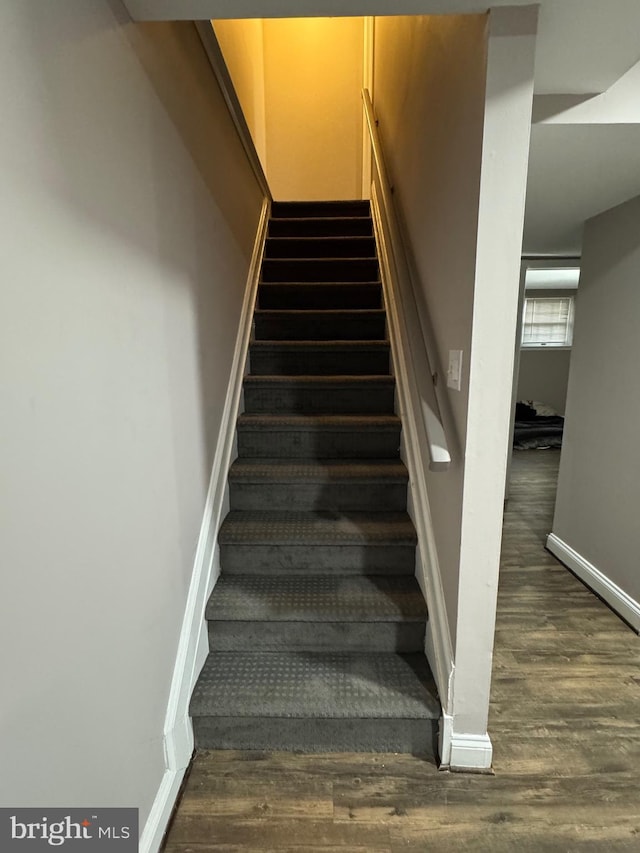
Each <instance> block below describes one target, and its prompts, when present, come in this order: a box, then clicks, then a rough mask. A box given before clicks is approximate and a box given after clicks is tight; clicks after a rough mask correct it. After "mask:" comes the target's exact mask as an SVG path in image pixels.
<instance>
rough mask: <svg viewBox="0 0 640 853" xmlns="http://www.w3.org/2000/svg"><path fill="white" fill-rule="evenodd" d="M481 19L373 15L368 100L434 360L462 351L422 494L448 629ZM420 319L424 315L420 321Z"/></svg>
mask: <svg viewBox="0 0 640 853" xmlns="http://www.w3.org/2000/svg"><path fill="white" fill-rule="evenodd" d="M485 62H486V18H485V17H484V16H482V17H466V18H462V17H455V16H452V17H396V18H393V17H389V18H376V22H375V66H374V92H375V97H374V106H375V110H376V114H377V117H378V119H379V129H380V134H381V137H382V144H383V146H384V150H385V157H386V159H387V163H388V167H389V171H390V174H391V181H392V182H393V183H394V185H395V198H396V202H397V204H398V207H399V209H400V212H401V214H402V217H403V219H404V221H405V223H406V228H407V231H408V234H409V237H410V246H411V251H412V253H413V257H414V261H415V266H416V269H417V272H418V277H419V281H420V285H421V288H422V290H421V292H420V293H419V294H418V297H419V300H420V302H421V306H422V311H423V315H424V316H425V317H426V315H427V314H428V316H429V317H430V321H431V325H432V334H433V336H434V338H435V341H436V345H437V351H438V354H439V359H440V365H439V373H440V376H441V377H444V375H445V372H443V369H442V367H443V366H446V364H447V360H448V351H449V350H450V349H461V350H464V352H465V361H464V370H463V387H462V391H461V392H454V391H449V392H448V405H447V407H446V409H445V411H444V412H443V416H444V417H445V420H446V427H447V430H448V434H449V436H450V437H451V440H452V443H453V448H452V453H453V460H454V461H453V464H452V466H451V468H450V469H449V470H448V471H447V472H439V473H436V474H431V475H430V478H429V491H430V500H431V509H432V514H433V520H434V525H435V530H436V539H437V547H438V555H439V558H440V562H441V569H442V575H443V583H444V593H445V598H446V602H447V610H448V614H449V623H450V627H451V630H452V631H453V632H454V633H455V626H456V617H457V597H458V570H459V560H460V526H461V514H462V490H463V475H464V463H463V449H462V448H463V447H464V442H465V436H466V426H467V404H468V385H469V370H468V354H469V347H470V343H471V323H472V315H473V289H474V274H475V258H476V233H477V224H478V199H479V190H480V162H481V154H482V128H483V114H484V97H485ZM425 322H428V321H425Z"/></svg>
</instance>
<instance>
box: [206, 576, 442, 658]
mask: <svg viewBox="0 0 640 853" xmlns="http://www.w3.org/2000/svg"><path fill="white" fill-rule="evenodd" d="M206 618H207V619H208V620H209V649H210V650H211V651H214V650H221V651H243V650H244V651H253V650H255V649H256V648H259V649H260V650H261V651H296V650H297V651H351V652H366V651H372V652H373V651H379V652H420V651H422V650H423V649H424V634H425V625H426V618H427V609H426V606H425V603H424V599H423V597H422V593H421V592H420V587H419V586H418V583H417V581H416V579H415V578H413V577H402V576H399V577H391V578H388V577H356V576H348V577H340V576H335V577H332V576H326V575H321V576H314V575H290V576H285V575H267V576H262V575H229V576H225V575H223V576H222V577H221V578H220V579H219V581H218V583H217V584H216V586H215V588H214V590H213V593H212V595H211V598H210V599H209V603H208V605H207V611H206Z"/></svg>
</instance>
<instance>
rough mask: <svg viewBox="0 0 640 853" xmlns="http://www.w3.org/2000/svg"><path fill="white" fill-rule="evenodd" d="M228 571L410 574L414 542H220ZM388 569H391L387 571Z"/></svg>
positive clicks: (247, 573)
mask: <svg viewBox="0 0 640 853" xmlns="http://www.w3.org/2000/svg"><path fill="white" fill-rule="evenodd" d="M220 565H221V567H222V570H223V571H224V572H227V573H228V574H232V573H233V574H242V575H254V574H262V573H264V572H273V573H275V574H288V573H293V574H297V573H299V572H310V573H314V574H319V575H336V574H349V575H371V574H383V573H384V574H404V575H406V574H413V573H414V571H415V545H409V544H407V545H396V544H394V545H362V544H359V545H289V544H277V545H261V544H257V545H251V544H249V545H239V544H238V543H236V542H234V543H231V544H229V545H225V544H221V545H220ZM390 569H391V570H392V571H390Z"/></svg>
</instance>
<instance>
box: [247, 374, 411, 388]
mask: <svg viewBox="0 0 640 853" xmlns="http://www.w3.org/2000/svg"><path fill="white" fill-rule="evenodd" d="M354 383H356V384H358V385H368V386H371V387H372V388H375V387H376V386H378V385H384V386H388V385H395V379H394V378H393V376H389V375H380V376H376V375H369V376H361V375H357V374H354V375H349V374H339V375H336V376H330V375H324V376H318V375H317V374H306V375H305V374H300V375H296V376H286V375H283V374H263V375H261V376H251V375H249V376H245V378H244V384H245V387H246V386H250V385H311V386H313V387H314V388H318V387H323V386H325V385H339V386H343V385H352V384H354Z"/></svg>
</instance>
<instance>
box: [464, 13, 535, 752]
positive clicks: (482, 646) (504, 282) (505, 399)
mask: <svg viewBox="0 0 640 853" xmlns="http://www.w3.org/2000/svg"><path fill="white" fill-rule="evenodd" d="M537 14H538V10H537V7H533V6H532V7H529V8H525V9H498V10H493V11H492V12H491V15H490V31H489V49H488V63H487V93H486V108H485V116H484V128H483V141H482V174H481V184H480V205H479V212H478V244H477V247H478V248H477V257H476V271H475V289H474V306H473V331H472V342H471V355H470V365H469V372H470V381H469V414H468V422H467V442H466V447H465V454H466V464H465V472H464V502H463V508H462V540H461V546H460V584H459V589H460V592H459V598H458V635H457V643H456V673H455V685H454V728H455V730H456V731H459V732H464V733H469V734H470V735H472V736H474V735H476V734H478V735H480V737H479V738H478V739H477V740H476V741H475V742H474V743H473V748H472V750H471V751H472V752H473V751H475V752H476V753H477V756H476V757H477V759H478V761H481V760H482V755H481V753H482V751H483V740H485V734H484V733H486V727H487V720H488V711H489V693H490V687H491V666H492V653H493V637H494V631H495V612H496V599H497V591H498V574H499V566H500V548H501V540H502V515H503V500H504V486H505V479H506V470H507V458H508V456H509V454H510V447H509V439H510V418H511V397H512V389H513V366H514V340H515V332H516V326H517V314H518V281H519V276H520V251H521V246H522V230H523V220H524V202H525V192H526V183H527V162H528V155H529V136H530V128H531V104H532V100H533V71H534V58H535V42H536V26H537ZM496 306H500V317H501V323H500V325H499V326H496V322H495V316H496ZM472 742H473V739H472ZM485 744H486V747H484V748H486V750H487V752H486V753H485V759H486V761H487V762H488V761H490V759H491V755H490V744H489V743H488V738H486V740H485ZM458 746H459V753H460V755H461V756H465V753H466V746H465V741H464V739H462V741H461V743H460V744H459V745H458ZM455 747H456V744H455V743H454V748H455ZM452 763H454V764H457V763H458V761H454V759H453V757H452ZM485 766H486V765H485Z"/></svg>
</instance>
